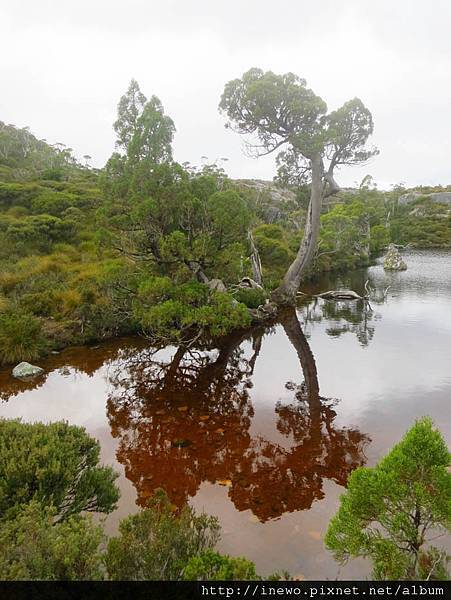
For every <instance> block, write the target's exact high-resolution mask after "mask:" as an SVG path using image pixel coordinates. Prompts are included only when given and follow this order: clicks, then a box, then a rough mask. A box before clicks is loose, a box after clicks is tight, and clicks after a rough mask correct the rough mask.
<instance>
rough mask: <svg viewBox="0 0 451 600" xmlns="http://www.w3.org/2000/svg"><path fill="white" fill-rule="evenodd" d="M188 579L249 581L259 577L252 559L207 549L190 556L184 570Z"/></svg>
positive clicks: (184, 574)
mask: <svg viewBox="0 0 451 600" xmlns="http://www.w3.org/2000/svg"><path fill="white" fill-rule="evenodd" d="M183 579H185V580H187V581H234V580H235V581H247V580H256V579H259V577H258V576H257V574H256V572H255V565H254V563H253V562H252V561H250V560H248V559H247V558H244V557H242V556H237V557H231V556H227V555H223V554H219V553H218V552H214V551H213V550H205V551H204V552H202V553H201V554H199V555H198V556H193V557H192V558H190V560H189V561H188V563H187V564H186V567H185V568H184V571H183Z"/></svg>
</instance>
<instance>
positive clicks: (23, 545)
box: [0, 501, 104, 581]
mask: <svg viewBox="0 0 451 600" xmlns="http://www.w3.org/2000/svg"><path fill="white" fill-rule="evenodd" d="M54 516H55V511H54V509H52V508H43V507H42V506H41V505H40V504H39V502H36V501H32V502H31V503H30V504H28V505H26V506H25V507H23V509H22V510H21V511H20V512H19V513H18V514H17V516H16V518H15V519H14V520H8V521H3V522H2V523H1V524H0V548H1V552H0V579H1V580H6V581H11V580H80V579H81V580H90V579H103V571H104V569H103V565H102V555H101V553H100V551H99V545H100V543H101V542H102V541H103V538H104V535H103V530H102V527H101V526H100V525H94V524H93V522H92V520H91V519H90V518H87V517H85V518H83V517H80V516H72V517H70V518H69V519H67V521H65V522H63V523H58V524H54V522H53V520H54Z"/></svg>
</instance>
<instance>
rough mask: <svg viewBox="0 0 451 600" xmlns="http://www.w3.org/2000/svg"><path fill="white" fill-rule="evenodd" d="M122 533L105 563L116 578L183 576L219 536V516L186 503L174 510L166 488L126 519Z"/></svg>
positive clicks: (140, 578) (122, 523) (113, 544)
mask: <svg viewBox="0 0 451 600" xmlns="http://www.w3.org/2000/svg"><path fill="white" fill-rule="evenodd" d="M119 532H120V535H119V536H118V537H114V538H111V539H110V541H109V543H108V548H107V553H106V557H105V563H106V566H107V570H108V574H109V576H110V578H111V579H113V580H133V581H140V580H149V579H151V580H179V579H182V578H183V571H184V568H185V566H186V564H187V562H188V561H189V560H190V559H191V558H192V557H193V556H197V555H199V554H200V553H201V552H203V551H204V550H206V549H208V548H212V547H213V546H214V545H215V544H216V542H217V541H218V539H219V524H218V521H217V519H216V518H215V517H209V516H207V515H205V514H201V515H196V514H195V513H194V511H193V509H192V508H190V507H188V506H185V507H184V508H182V510H181V512H180V514H176V513H175V512H174V507H173V506H172V505H171V503H170V501H169V499H168V497H167V496H166V494H165V492H163V490H157V491H156V492H155V495H154V497H153V498H152V500H151V501H150V504H149V507H148V508H147V509H145V510H142V511H141V512H139V513H138V514H136V515H132V516H130V517H128V518H126V519H123V520H122V521H121V523H120V525H119Z"/></svg>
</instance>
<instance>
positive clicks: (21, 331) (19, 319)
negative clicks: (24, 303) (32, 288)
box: [0, 311, 46, 364]
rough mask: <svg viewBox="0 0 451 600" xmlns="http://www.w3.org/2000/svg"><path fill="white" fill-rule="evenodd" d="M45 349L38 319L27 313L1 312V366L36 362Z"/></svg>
mask: <svg viewBox="0 0 451 600" xmlns="http://www.w3.org/2000/svg"><path fill="white" fill-rule="evenodd" d="M45 349H46V342H45V339H44V337H43V335H42V326H41V323H40V321H39V320H38V319H36V318H35V317H33V316H32V315H30V314H27V313H19V312H12V311H6V312H4V313H1V312H0V364H9V363H15V362H19V361H22V360H26V361H31V360H35V359H36V358H38V357H39V356H41V355H42V353H43V352H44V351H45Z"/></svg>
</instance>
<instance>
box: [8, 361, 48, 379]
mask: <svg viewBox="0 0 451 600" xmlns="http://www.w3.org/2000/svg"><path fill="white" fill-rule="evenodd" d="M42 373H44V369H41V367H36V366H35V365H30V363H28V362H21V363H19V364H18V365H16V366H15V367H14V369H13V377H16V378H17V379H33V378H34V377H37V376H38V375H42Z"/></svg>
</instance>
